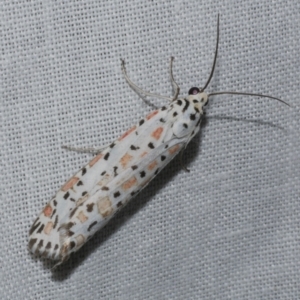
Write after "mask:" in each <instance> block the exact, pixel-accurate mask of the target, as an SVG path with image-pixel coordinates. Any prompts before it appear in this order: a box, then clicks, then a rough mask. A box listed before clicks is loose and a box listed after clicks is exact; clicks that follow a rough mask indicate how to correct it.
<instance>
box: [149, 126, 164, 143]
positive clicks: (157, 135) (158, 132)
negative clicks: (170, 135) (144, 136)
mask: <svg viewBox="0 0 300 300" xmlns="http://www.w3.org/2000/svg"><path fill="white" fill-rule="evenodd" d="M163 131H164V129H163V128H162V127H158V128H157V129H155V130H154V131H153V132H152V133H151V136H152V137H154V138H155V139H156V140H158V139H159V138H160V136H161V134H162V132H163Z"/></svg>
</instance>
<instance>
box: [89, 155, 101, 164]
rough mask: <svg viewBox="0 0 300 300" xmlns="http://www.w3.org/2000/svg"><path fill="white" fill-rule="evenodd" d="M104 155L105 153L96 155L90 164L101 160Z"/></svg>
mask: <svg viewBox="0 0 300 300" xmlns="http://www.w3.org/2000/svg"><path fill="white" fill-rule="evenodd" d="M102 157H103V154H101V153H100V154H98V155H97V156H95V157H94V158H93V159H92V160H91V161H90V162H89V166H90V167H92V166H93V165H94V164H95V163H96V162H97V161H98V160H100V159H101V158H102Z"/></svg>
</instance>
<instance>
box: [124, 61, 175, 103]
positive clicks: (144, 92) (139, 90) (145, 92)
mask: <svg viewBox="0 0 300 300" xmlns="http://www.w3.org/2000/svg"><path fill="white" fill-rule="evenodd" d="M121 62H122V64H121V66H122V72H123V75H124V77H125V80H126V81H127V83H128V84H129V86H130V87H131V88H132V89H133V90H134V91H135V92H136V93H137V94H138V95H139V96H140V97H141V94H142V95H145V96H150V97H154V98H160V99H165V100H168V101H172V98H169V97H165V96H162V95H159V94H153V93H150V92H147V91H145V90H143V89H142V88H140V87H138V86H137V85H136V84H135V83H134V82H133V81H132V80H131V79H130V78H129V77H128V75H127V72H126V68H125V60H124V59H121ZM141 98H142V97H141Z"/></svg>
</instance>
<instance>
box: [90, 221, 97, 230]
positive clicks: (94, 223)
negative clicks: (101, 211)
mask: <svg viewBox="0 0 300 300" xmlns="http://www.w3.org/2000/svg"><path fill="white" fill-rule="evenodd" d="M96 224H97V221H94V222H93V223H92V224H91V225H90V226H89V227H88V231H91V229H92V228H93V226H95V225H96Z"/></svg>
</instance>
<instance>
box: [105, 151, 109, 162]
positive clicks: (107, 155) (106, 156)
mask: <svg viewBox="0 0 300 300" xmlns="http://www.w3.org/2000/svg"><path fill="white" fill-rule="evenodd" d="M109 155H110V154H109V152H107V153H106V154H105V155H104V159H105V160H108V158H109Z"/></svg>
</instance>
